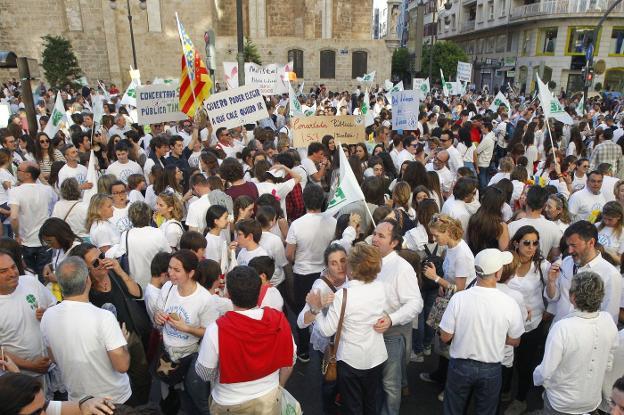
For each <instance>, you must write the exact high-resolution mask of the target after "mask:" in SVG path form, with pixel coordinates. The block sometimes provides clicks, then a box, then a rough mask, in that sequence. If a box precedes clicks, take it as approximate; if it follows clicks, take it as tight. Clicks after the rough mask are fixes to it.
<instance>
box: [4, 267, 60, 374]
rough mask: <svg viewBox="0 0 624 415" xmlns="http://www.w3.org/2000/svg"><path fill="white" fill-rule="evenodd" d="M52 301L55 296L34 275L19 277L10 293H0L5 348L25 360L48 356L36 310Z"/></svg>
mask: <svg viewBox="0 0 624 415" xmlns="http://www.w3.org/2000/svg"><path fill="white" fill-rule="evenodd" d="M54 304H56V299H55V298H54V296H53V295H52V293H51V292H50V290H48V289H47V288H46V287H44V286H43V285H42V284H41V283H40V282H39V281H38V280H37V277H35V276H32V275H22V276H20V277H19V282H18V284H17V287H16V288H15V291H13V293H12V294H7V295H0V343H1V344H2V346H3V347H4V350H5V351H6V352H8V353H13V354H15V355H16V356H18V357H20V358H22V359H26V360H34V359H36V358H38V357H41V356H44V355H47V351H46V350H45V348H44V347H43V342H42V338H41V330H40V329H39V320H37V318H36V317H35V312H36V311H37V308H43V309H47V308H49V307H51V306H53V305H54ZM29 373H30V372H29Z"/></svg>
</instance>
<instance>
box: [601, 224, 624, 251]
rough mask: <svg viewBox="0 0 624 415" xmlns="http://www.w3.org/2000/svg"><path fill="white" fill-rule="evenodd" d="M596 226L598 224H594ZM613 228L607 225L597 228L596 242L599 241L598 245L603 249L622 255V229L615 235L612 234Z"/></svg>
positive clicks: (623, 247) (623, 245) (623, 232)
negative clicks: (618, 234)
mask: <svg viewBox="0 0 624 415" xmlns="http://www.w3.org/2000/svg"><path fill="white" fill-rule="evenodd" d="M596 227H598V224H596ZM614 230H615V229H614V228H611V227H608V226H605V227H604V228H602V229H601V230H599V231H598V242H600V245H602V246H603V247H604V248H605V249H608V250H609V251H611V252H614V253H615V252H616V253H618V254H619V255H622V254H623V253H624V229H623V230H622V231H621V232H620V236H615V235H614V234H613V231H614Z"/></svg>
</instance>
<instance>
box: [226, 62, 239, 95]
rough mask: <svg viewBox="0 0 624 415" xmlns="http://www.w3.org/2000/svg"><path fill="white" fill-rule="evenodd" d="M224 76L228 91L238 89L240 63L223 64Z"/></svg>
mask: <svg viewBox="0 0 624 415" xmlns="http://www.w3.org/2000/svg"><path fill="white" fill-rule="evenodd" d="M223 76H224V77H225V85H227V89H234V88H238V63H236V62H223Z"/></svg>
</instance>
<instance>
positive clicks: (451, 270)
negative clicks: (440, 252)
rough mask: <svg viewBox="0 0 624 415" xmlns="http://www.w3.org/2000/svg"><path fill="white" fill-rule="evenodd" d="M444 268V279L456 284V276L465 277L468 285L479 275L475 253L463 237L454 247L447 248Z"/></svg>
mask: <svg viewBox="0 0 624 415" xmlns="http://www.w3.org/2000/svg"><path fill="white" fill-rule="evenodd" d="M442 268H443V269H444V279H445V280H447V281H448V282H450V283H452V284H455V278H456V277H460V278H462V277H463V278H466V287H467V286H468V284H470V283H471V282H472V280H474V279H475V278H476V277H477V274H476V272H475V262H474V255H473V254H472V251H471V250H470V248H469V247H468V244H467V243H466V242H465V241H464V240H463V239H462V240H461V241H459V243H458V244H457V245H456V246H455V247H454V248H450V247H447V248H446V256H445V257H444V263H443V264H442Z"/></svg>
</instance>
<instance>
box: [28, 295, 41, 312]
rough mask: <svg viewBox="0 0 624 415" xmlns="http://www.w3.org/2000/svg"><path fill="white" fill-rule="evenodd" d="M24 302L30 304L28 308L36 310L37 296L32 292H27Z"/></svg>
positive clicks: (37, 306)
mask: <svg viewBox="0 0 624 415" xmlns="http://www.w3.org/2000/svg"><path fill="white" fill-rule="evenodd" d="M26 302H27V303H28V304H29V305H30V308H32V309H33V310H36V309H38V308H39V305H38V304H37V298H36V297H35V296H34V295H32V294H28V295H27V296H26Z"/></svg>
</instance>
